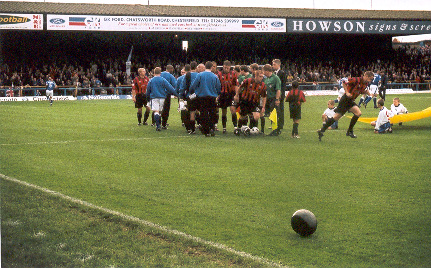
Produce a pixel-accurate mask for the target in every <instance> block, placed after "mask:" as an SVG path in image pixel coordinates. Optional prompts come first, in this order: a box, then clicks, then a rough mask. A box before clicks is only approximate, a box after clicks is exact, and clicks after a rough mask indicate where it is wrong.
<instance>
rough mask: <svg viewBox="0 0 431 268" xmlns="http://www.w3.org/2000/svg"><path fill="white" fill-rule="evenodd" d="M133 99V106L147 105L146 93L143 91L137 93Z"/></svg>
mask: <svg viewBox="0 0 431 268" xmlns="http://www.w3.org/2000/svg"><path fill="white" fill-rule="evenodd" d="M135 99H136V102H135V108H142V107H144V106H147V102H148V101H147V95H145V94H143V93H138V94H136V96H135Z"/></svg>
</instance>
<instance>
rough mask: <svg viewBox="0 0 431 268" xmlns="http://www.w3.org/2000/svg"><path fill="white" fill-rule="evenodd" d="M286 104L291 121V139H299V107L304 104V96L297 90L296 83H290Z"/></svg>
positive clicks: (297, 85) (297, 84)
mask: <svg viewBox="0 0 431 268" xmlns="http://www.w3.org/2000/svg"><path fill="white" fill-rule="evenodd" d="M286 102H288V103H289V112H290V118H291V119H292V120H293V128H292V138H296V139H299V135H298V126H299V120H300V119H301V105H302V103H303V102H305V95H304V92H303V91H302V90H300V89H299V83H298V81H293V82H292V90H290V91H289V93H288V94H287V97H286Z"/></svg>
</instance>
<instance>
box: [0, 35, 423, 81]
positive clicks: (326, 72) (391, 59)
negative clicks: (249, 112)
mask: <svg viewBox="0 0 431 268" xmlns="http://www.w3.org/2000/svg"><path fill="white" fill-rule="evenodd" d="M240 40H241V37H240V36H239V37H238V38H237V40H234V41H236V42H233V43H234V44H237V43H238V42H241V41H240ZM219 41H221V42H223V40H219ZM231 41H232V40H231ZM270 41H271V40H270ZM206 42H208V43H205V42H202V43H201V45H200V46H195V47H194V48H191V49H189V50H188V51H187V52H186V51H184V50H182V49H181V48H180V47H175V46H173V45H172V44H171V45H169V46H166V47H164V48H160V49H151V50H150V49H144V51H140V50H135V51H134V53H133V57H132V65H131V74H130V75H127V73H126V64H125V59H124V55H118V57H114V56H113V55H112V54H110V55H105V54H104V53H101V54H97V53H96V54H94V55H93V57H92V58H90V57H89V56H88V55H86V56H85V57H83V58H82V59H79V58H76V56H75V55H70V56H69V55H68V54H67V53H66V54H64V55H62V57H58V60H55V59H53V58H50V60H49V61H48V62H47V60H46V59H41V58H37V59H34V58H32V57H31V56H28V57H26V58H25V60H21V61H20V62H19V63H18V62H13V61H4V62H3V63H2V64H1V65H0V88H12V87H14V88H17V87H35V86H40V87H44V86H45V81H46V80H47V78H48V76H51V77H52V78H53V79H54V81H55V82H56V84H57V85H58V86H59V87H80V88H102V87H110V88H115V87H118V86H124V85H130V84H131V81H132V80H133V78H134V76H136V75H137V69H138V68H139V67H144V68H147V69H149V70H152V69H153V68H154V67H156V66H161V67H162V68H164V67H165V66H166V65H168V64H171V65H173V66H174V67H175V72H176V73H175V75H176V76H179V74H180V71H181V69H182V67H183V66H184V64H185V63H186V62H189V61H191V60H196V61H198V62H204V61H207V60H211V61H216V62H218V63H219V65H221V63H222V62H223V61H224V60H226V59H228V60H230V61H232V62H233V63H234V64H236V65H242V64H246V65H249V64H251V63H254V62H257V63H258V64H262V65H263V64H266V63H271V61H272V59H273V58H280V59H281V60H282V63H283V65H282V66H283V69H284V70H285V71H286V73H287V76H288V81H289V82H290V81H293V80H299V81H300V83H310V84H311V83H314V84H319V83H336V82H337V80H338V79H339V78H340V77H342V76H343V74H344V73H346V72H349V73H351V74H352V75H353V76H359V75H360V74H361V73H362V72H363V71H365V70H372V71H375V70H381V71H384V72H385V73H386V75H387V76H388V79H389V82H390V83H401V82H406V81H410V82H417V83H420V82H424V81H426V80H431V69H430V65H431V62H430V58H431V46H430V45H425V46H415V47H413V46H400V47H399V48H397V49H393V50H392V51H391V52H390V53H389V55H388V53H386V54H385V57H382V58H381V59H380V58H376V57H365V58H361V57H354V56H352V57H346V56H342V57H340V56H337V55H336V54H334V56H331V57H329V58H328V57H327V58H325V59H324V60H322V59H321V58H319V57H315V55H314V54H305V55H300V56H297V55H292V54H291V53H290V54H289V53H286V54H285V55H280V53H277V54H275V53H272V51H271V50H269V49H268V48H267V47H266V46H265V45H262V44H261V42H259V40H258V41H255V43H254V44H239V45H237V46H236V45H231V46H229V49H226V47H219V48H217V46H215V47H214V46H213V47H211V44H210V42H212V40H209V41H208V40H207V41H206ZM206 46H208V47H210V49H209V50H208V49H207V50H205V49H202V48H203V47H206ZM247 46H248V47H253V49H251V50H250V49H249V50H247V53H244V51H243V48H244V47H247ZM30 55H31V54H30Z"/></svg>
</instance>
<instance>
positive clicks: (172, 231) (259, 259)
mask: <svg viewBox="0 0 431 268" xmlns="http://www.w3.org/2000/svg"><path fill="white" fill-rule="evenodd" d="M0 178H2V179H4V180H7V181H11V182H15V183H18V184H21V185H24V186H27V187H30V188H33V189H37V190H39V191H42V192H45V193H48V194H50V195H53V196H57V197H60V198H62V199H65V200H68V201H70V202H73V203H76V204H80V205H83V206H86V207H89V208H92V209H97V210H100V211H103V212H106V213H109V214H112V215H116V216H119V217H121V218H123V219H126V220H130V221H134V222H138V223H140V224H143V225H146V226H148V227H151V228H154V229H156V230H160V231H163V232H166V233H168V234H174V235H177V236H180V237H183V238H186V239H189V240H192V241H195V242H198V243H202V244H205V245H209V246H212V247H215V248H217V249H221V250H225V251H227V252H229V253H233V254H235V255H238V256H241V257H243V258H247V259H251V260H254V261H257V262H260V263H263V264H266V265H269V266H272V267H280V268H289V267H288V266H284V265H282V264H279V263H276V262H273V261H270V260H268V259H266V258H262V257H257V256H253V255H251V254H250V253H247V252H243V251H238V250H235V249H233V248H230V247H228V246H226V245H223V244H220V243H216V242H212V241H208V240H205V239H202V238H200V237H196V236H192V235H189V234H186V233H183V232H181V231H178V230H175V229H170V228H168V227H165V226H162V225H159V224H156V223H152V222H150V221H146V220H142V219H139V218H137V217H133V216H129V215H126V214H123V213H121V212H118V211H115V210H111V209H108V208H104V207H101V206H97V205H93V204H91V203H89V202H86V201H83V200H80V199H77V198H73V197H70V196H67V195H64V194H62V193H59V192H56V191H52V190H49V189H47V188H44V187H41V186H37V185H35V184H31V183H28V182H25V181H21V180H18V179H15V178H11V177H8V176H6V175H4V174H0Z"/></svg>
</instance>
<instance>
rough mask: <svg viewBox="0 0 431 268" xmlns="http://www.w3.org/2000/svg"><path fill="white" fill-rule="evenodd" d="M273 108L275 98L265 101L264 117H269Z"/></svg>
mask: <svg viewBox="0 0 431 268" xmlns="http://www.w3.org/2000/svg"><path fill="white" fill-rule="evenodd" d="M274 108H275V98H270V99H266V103H265V116H266V117H269V115H270V114H271V112H272V110H274Z"/></svg>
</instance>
